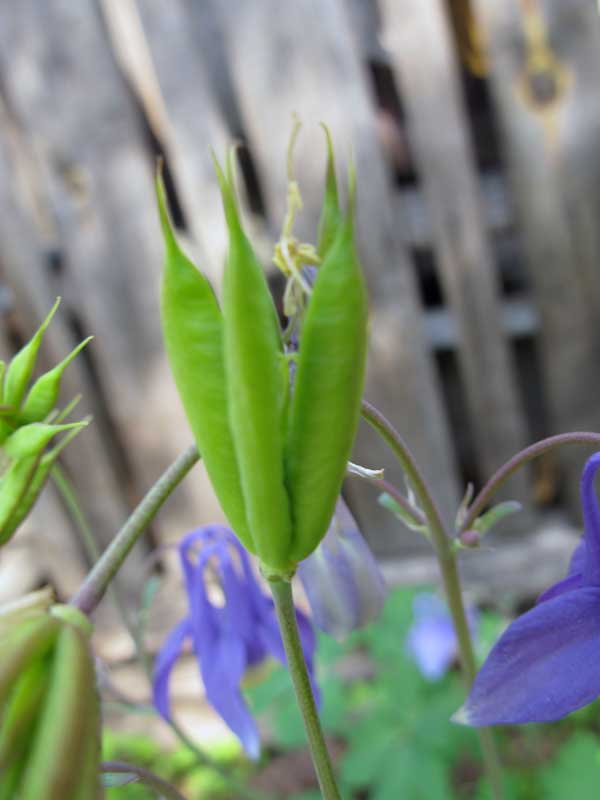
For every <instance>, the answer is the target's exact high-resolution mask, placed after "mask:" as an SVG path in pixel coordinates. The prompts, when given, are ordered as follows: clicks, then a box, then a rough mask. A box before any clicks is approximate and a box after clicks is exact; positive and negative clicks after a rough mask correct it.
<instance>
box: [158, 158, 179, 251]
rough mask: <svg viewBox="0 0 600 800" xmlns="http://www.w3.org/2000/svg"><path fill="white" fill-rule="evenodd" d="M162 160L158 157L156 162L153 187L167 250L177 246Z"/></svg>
mask: <svg viewBox="0 0 600 800" xmlns="http://www.w3.org/2000/svg"><path fill="white" fill-rule="evenodd" d="M163 166H164V162H163V159H162V157H159V158H158V160H157V162H156V179H155V182H154V188H155V191H156V202H157V205H158V216H159V218H160V227H161V228H162V232H163V238H164V240H165V246H166V247H167V250H168V249H170V248H177V240H176V239H175V234H174V233H173V226H172V224H171V217H170V215H169V209H168V201H167V190H166V188H165V181H164V171H163Z"/></svg>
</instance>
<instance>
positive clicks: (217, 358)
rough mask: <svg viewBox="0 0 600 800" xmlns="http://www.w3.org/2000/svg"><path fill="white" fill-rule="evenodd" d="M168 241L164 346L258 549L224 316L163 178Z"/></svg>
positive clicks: (238, 521)
mask: <svg viewBox="0 0 600 800" xmlns="http://www.w3.org/2000/svg"><path fill="white" fill-rule="evenodd" d="M156 193H157V198H158V207H159V212H160V220H161V225H162V231H163V236H164V241H165V251H166V252H165V261H164V271H163V279H162V287H161V320H162V328H163V336H164V340H165V347H166V350H167V355H168V357H169V363H170V365H171V370H172V372H173V377H174V378H175V384H176V385H177V389H178V391H179V396H180V398H181V401H182V403H183V407H184V409H185V412H186V415H187V418H188V421H189V423H190V427H191V429H192V433H193V434H194V438H195V440H196V443H197V445H198V449H199V451H200V454H201V456H202V458H203V460H204V463H205V465H206V471H207V472H208V475H209V477H210V479H211V482H212V485H213V488H214V490H215V493H216V495H217V497H218V499H219V502H220V503H221V506H222V508H223V511H224V512H225V514H226V515H227V518H228V520H229V522H230V524H231V527H232V528H233V529H234V530H235V532H236V534H237V535H238V536H239V538H240V539H241V541H242V542H243V543H244V545H245V546H246V547H247V548H248V549H249V550H250V551H251V552H256V549H255V547H254V543H253V541H252V536H251V534H250V531H249V529H248V523H247V521H246V510H245V505H244V498H243V495H242V486H241V482H240V476H239V470H238V464H237V457H236V454H235V449H234V445H233V438H232V436H231V430H230V427H229V416H228V411H227V404H228V400H227V390H226V384H225V365H224V356H223V318H222V315H221V311H220V309H219V305H218V303H217V299H216V297H215V294H214V292H213V290H212V287H211V285H210V283H209V282H208V280H207V279H206V278H205V277H204V275H202V273H201V272H200V271H199V270H198V269H196V267H195V266H194V265H193V264H192V262H191V261H190V260H189V259H188V258H187V257H186V255H185V254H184V253H183V251H182V250H181V249H180V247H179V245H178V244H177V240H176V239H175V236H174V234H173V230H172V227H171V223H170V220H169V215H168V213H167V207H166V196H165V189H164V185H163V182H162V178H161V177H160V175H159V177H158V180H157V184H156Z"/></svg>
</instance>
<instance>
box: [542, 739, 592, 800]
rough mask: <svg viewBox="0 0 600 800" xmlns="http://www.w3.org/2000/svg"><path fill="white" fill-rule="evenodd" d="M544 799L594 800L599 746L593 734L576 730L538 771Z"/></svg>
mask: <svg viewBox="0 0 600 800" xmlns="http://www.w3.org/2000/svg"><path fill="white" fill-rule="evenodd" d="M540 780H541V785H542V790H543V797H544V798H545V800H564V798H566V797H573V798H577V800H596V798H597V797H598V787H599V786H600V744H599V742H598V737H597V735H595V734H592V733H589V732H584V731H579V732H577V733H574V734H573V736H571V738H570V739H569V740H568V741H567V742H566V744H564V745H563V747H561V749H560V750H559V752H558V754H557V755H556V756H555V758H554V759H553V760H552V762H551V763H549V764H547V765H546V766H545V767H544V768H543V769H542V770H541V772H540Z"/></svg>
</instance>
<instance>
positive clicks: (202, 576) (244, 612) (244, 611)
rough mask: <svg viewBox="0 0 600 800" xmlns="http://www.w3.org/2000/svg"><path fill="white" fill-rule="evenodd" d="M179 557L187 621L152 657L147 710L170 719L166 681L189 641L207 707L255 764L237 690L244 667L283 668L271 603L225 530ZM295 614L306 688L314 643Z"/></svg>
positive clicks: (204, 532)
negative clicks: (212, 592)
mask: <svg viewBox="0 0 600 800" xmlns="http://www.w3.org/2000/svg"><path fill="white" fill-rule="evenodd" d="M178 549H179V556H180V559H181V566H182V570H183V577H184V582H185V590H186V594H187V598H188V614H187V616H186V617H185V618H184V619H183V620H182V621H181V622H180V623H179V624H178V625H177V626H176V627H175V628H174V629H173V630H172V631H171V633H170V634H169V636H168V637H167V640H166V642H165V643H164V645H163V647H162V649H161V651H160V653H159V654H158V656H157V659H156V663H155V669H154V687H153V689H154V692H153V694H154V705H155V706H156V708H157V709H158V711H159V713H160V714H161V715H162V716H163V717H165V718H166V719H170V718H171V708H170V702H169V679H170V676H171V672H172V670H173V667H174V665H175V662H176V661H177V659H178V658H179V656H180V654H181V652H182V649H183V646H184V644H185V642H186V641H187V640H190V641H191V643H192V647H193V650H194V653H195V655H196V658H197V660H198V666H199V668H200V674H201V676H202V681H203V683H204V688H205V691H206V697H207V700H208V702H209V703H210V704H211V705H212V707H213V708H214V709H215V711H216V712H217V713H218V714H219V715H220V716H221V717H222V718H223V720H224V722H225V723H226V724H227V725H228V727H229V728H230V729H231V730H232V731H233V733H234V734H235V735H236V736H237V737H238V738H239V740H240V741H241V743H242V745H243V747H244V750H245V751H246V753H247V754H248V755H249V756H250V758H257V757H258V755H259V753H260V739H259V734H258V728H257V725H256V722H255V721H254V719H253V717H252V715H251V714H250V711H249V709H248V706H247V705H246V703H245V701H244V698H243V696H242V693H241V690H240V683H241V681H242V678H243V676H244V673H245V672H246V670H247V669H248V668H249V667H253V666H255V665H257V664H259V663H260V662H261V661H263V660H264V659H266V658H267V657H268V656H269V655H271V656H274V657H275V658H276V659H278V660H279V661H281V662H282V663H285V654H284V650H283V643H282V641H281V635H280V633H279V628H278V625H277V619H276V617H275V609H274V606H273V602H272V600H270V598H268V597H267V596H266V595H265V594H263V592H262V591H261V589H260V587H259V584H258V582H257V580H256V578H255V576H254V573H253V571H252V567H251V565H250V559H249V558H248V554H247V553H246V551H245V550H244V548H243V547H242V545H241V544H240V543H239V542H238V540H237V538H236V537H235V536H234V534H233V533H232V532H231V531H230V530H229V529H228V528H226V527H224V526H221V525H209V526H206V527H204V528H199V529H198V530H196V531H193V532H192V533H188V534H187V536H185V537H184V538H183V539H182V541H181V543H180V544H179V548H178ZM211 571H212V572H213V574H214V575H215V577H216V578H217V580H218V581H219V583H220V585H221V588H222V591H223V596H224V604H223V605H220V604H219V605H217V604H215V603H214V602H213V600H212V599H211V597H210V596H209V592H208V591H207V587H206V578H207V573H208V574H210V572H211ZM296 613H297V619H298V626H299V629H300V639H301V641H302V649H303V651H304V657H305V659H306V663H307V666H308V669H309V673H310V675H311V680H312V675H313V656H314V651H315V636H314V632H313V630H312V627H311V624H310V622H309V620H308V619H307V617H306V616H304V615H303V614H302V613H300V612H296ZM312 682H313V691H315V689H316V686H315V685H314V680H313V681H312Z"/></svg>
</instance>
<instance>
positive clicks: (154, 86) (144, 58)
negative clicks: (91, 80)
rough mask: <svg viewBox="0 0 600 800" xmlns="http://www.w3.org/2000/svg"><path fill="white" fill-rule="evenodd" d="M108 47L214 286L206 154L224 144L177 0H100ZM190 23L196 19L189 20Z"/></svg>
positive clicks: (192, 29) (218, 246) (219, 235)
mask: <svg viewBox="0 0 600 800" xmlns="http://www.w3.org/2000/svg"><path fill="white" fill-rule="evenodd" d="M102 7H103V9H104V13H105V17H106V19H107V22H108V24H109V30H110V31H111V34H112V37H113V41H114V43H115V49H116V53H117V55H118V58H119V61H120V63H121V64H122V66H123V68H124V70H125V71H126V73H127V74H128V76H129V78H130V80H131V82H132V85H133V87H134V89H135V91H136V92H137V94H138V96H139V97H140V100H141V103H142V105H143V108H144V111H145V113H146V116H147V119H148V121H149V123H150V125H151V127H152V129H153V131H154V133H155V135H156V136H157V138H158V139H159V140H160V142H161V144H162V145H163V146H164V147H165V150H166V153H167V157H168V160H169V166H170V168H171V169H172V171H173V175H174V178H175V180H176V188H177V193H178V199H179V201H180V203H181V205H182V206H183V211H184V215H185V221H186V224H187V225H188V227H189V231H190V233H191V234H192V235H193V238H194V245H193V249H195V250H196V252H197V258H198V263H200V264H201V265H202V268H203V270H204V272H205V273H206V274H207V275H208V276H209V277H210V278H212V279H213V283H214V284H215V285H217V286H218V284H219V283H220V280H219V279H220V274H221V271H222V265H223V261H224V258H225V249H226V235H225V225H224V224H223V213H222V207H221V197H220V194H219V190H218V185H217V180H216V176H215V170H214V165H213V160H212V153H213V152H214V153H215V154H216V155H217V157H218V158H222V157H223V156H224V153H225V150H226V147H227V146H228V145H231V144H232V137H231V135H230V134H229V132H228V130H227V126H226V124H225V121H224V120H223V118H222V114H221V112H220V109H219V106H218V104H217V102H216V100H215V97H214V94H212V93H211V92H210V89H209V86H208V85H207V80H206V74H205V69H204V63H203V59H202V57H201V53H200V49H201V48H199V46H198V35H197V34H198V31H197V30H196V26H195V25H194V24H193V23H194V20H193V19H190V16H189V15H188V13H187V9H186V8H185V4H184V3H183V2H181V0H175V1H174V2H172V3H169V10H168V13H165V6H164V3H162V2H160V0H144V2H142V3H136V1H135V0H102ZM196 22H197V21H196Z"/></svg>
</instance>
